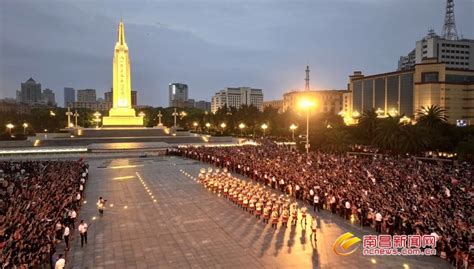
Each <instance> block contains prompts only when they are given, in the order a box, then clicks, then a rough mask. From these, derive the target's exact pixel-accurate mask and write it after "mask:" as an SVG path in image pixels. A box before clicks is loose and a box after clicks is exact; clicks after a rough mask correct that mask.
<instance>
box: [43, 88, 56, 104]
mask: <svg viewBox="0 0 474 269" xmlns="http://www.w3.org/2000/svg"><path fill="white" fill-rule="evenodd" d="M41 102H42V103H43V104H45V105H48V106H56V97H55V94H54V92H53V91H52V90H50V89H48V88H46V89H44V90H43V93H42V94H41Z"/></svg>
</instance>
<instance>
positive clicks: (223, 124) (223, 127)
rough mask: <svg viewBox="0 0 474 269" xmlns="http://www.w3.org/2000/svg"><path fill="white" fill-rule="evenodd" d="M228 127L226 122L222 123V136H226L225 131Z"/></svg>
mask: <svg viewBox="0 0 474 269" xmlns="http://www.w3.org/2000/svg"><path fill="white" fill-rule="evenodd" d="M226 126H227V124H225V122H223V123H221V128H222V130H221V135H223V134H224V129H225V127H226Z"/></svg>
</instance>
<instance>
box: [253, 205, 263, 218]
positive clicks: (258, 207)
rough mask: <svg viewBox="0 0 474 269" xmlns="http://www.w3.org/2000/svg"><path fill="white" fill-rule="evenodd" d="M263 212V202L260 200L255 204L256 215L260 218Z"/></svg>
mask: <svg viewBox="0 0 474 269" xmlns="http://www.w3.org/2000/svg"><path fill="white" fill-rule="evenodd" d="M261 214H262V203H261V202H260V201H258V202H257V203H256V204H255V217H256V218H257V219H260V215H261Z"/></svg>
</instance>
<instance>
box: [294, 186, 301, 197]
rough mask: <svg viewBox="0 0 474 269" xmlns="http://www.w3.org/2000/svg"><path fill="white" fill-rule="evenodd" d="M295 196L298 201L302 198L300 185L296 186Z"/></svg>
mask: <svg viewBox="0 0 474 269" xmlns="http://www.w3.org/2000/svg"><path fill="white" fill-rule="evenodd" d="M295 196H296V199H299V198H300V185H298V184H296V187H295Z"/></svg>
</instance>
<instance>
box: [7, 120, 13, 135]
mask: <svg viewBox="0 0 474 269" xmlns="http://www.w3.org/2000/svg"><path fill="white" fill-rule="evenodd" d="M6 127H7V128H8V132H9V133H10V136H12V129H13V128H14V127H15V125H13V124H11V123H9V124H7V125H6Z"/></svg>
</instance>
